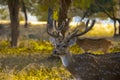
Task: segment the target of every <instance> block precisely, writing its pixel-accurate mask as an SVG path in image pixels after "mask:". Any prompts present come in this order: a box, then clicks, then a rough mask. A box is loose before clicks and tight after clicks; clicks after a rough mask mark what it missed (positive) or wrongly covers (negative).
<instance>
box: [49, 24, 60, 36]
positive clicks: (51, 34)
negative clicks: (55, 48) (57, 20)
mask: <svg viewBox="0 0 120 80" xmlns="http://www.w3.org/2000/svg"><path fill="white" fill-rule="evenodd" d="M48 26H49V24H47V33H48V34H49V35H50V36H52V37H54V38H57V37H58V36H59V35H58V34H57V35H55V34H53V33H50V32H49V29H48Z"/></svg>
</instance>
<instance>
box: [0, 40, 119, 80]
mask: <svg viewBox="0 0 120 80" xmlns="http://www.w3.org/2000/svg"><path fill="white" fill-rule="evenodd" d="M119 46H120V44H118V46H116V47H114V48H113V49H111V50H110V51H111V52H118V51H120V47H119ZM52 49H53V46H52V45H51V44H50V42H48V41H35V40H26V41H20V42H19V46H18V47H17V48H11V47H10V43H9V42H8V41H0V55H1V56H0V80H70V79H73V77H72V76H71V74H70V73H69V72H68V71H67V70H66V69H65V68H63V66H62V64H61V62H60V61H59V60H54V59H47V57H48V56H50V53H51V52H52ZM70 50H71V52H72V53H82V52H83V51H82V50H81V49H80V48H79V47H78V46H77V45H73V46H72V47H70ZM36 53H37V55H36ZM38 54H39V55H38ZM97 54H100V53H99V52H97ZM23 55H24V56H23ZM2 56H3V57H2ZM22 59H23V60H22ZM10 67H11V68H10ZM18 68H20V69H18Z"/></svg>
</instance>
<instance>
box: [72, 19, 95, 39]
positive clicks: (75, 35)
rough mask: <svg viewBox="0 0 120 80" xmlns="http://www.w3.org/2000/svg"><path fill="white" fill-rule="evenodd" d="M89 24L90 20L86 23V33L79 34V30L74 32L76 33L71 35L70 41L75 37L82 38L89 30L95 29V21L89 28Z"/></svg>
mask: <svg viewBox="0 0 120 80" xmlns="http://www.w3.org/2000/svg"><path fill="white" fill-rule="evenodd" d="M88 24H89V20H87V22H86V29H85V31H83V32H81V33H78V34H77V32H78V31H79V30H74V33H73V34H71V36H70V39H71V38H73V37H77V36H81V35H83V34H85V33H87V32H88V31H89V30H91V29H92V28H93V26H94V24H95V20H93V21H92V23H91V25H90V26H89V27H88Z"/></svg>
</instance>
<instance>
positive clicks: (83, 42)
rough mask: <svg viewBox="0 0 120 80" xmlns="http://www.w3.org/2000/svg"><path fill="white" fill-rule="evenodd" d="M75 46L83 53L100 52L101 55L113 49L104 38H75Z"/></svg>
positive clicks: (111, 44)
mask: <svg viewBox="0 0 120 80" xmlns="http://www.w3.org/2000/svg"><path fill="white" fill-rule="evenodd" d="M76 44H77V45H78V46H79V47H80V48H81V49H82V50H83V51H84V52H95V51H100V52H103V53H109V50H110V49H111V48H112V47H113V43H112V42H111V41H110V40H107V39H105V38H100V39H92V38H83V39H81V38H77V40H76Z"/></svg>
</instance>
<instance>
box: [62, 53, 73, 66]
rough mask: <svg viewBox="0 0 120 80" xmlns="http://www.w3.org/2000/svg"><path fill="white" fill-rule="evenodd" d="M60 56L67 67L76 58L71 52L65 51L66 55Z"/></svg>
mask: <svg viewBox="0 0 120 80" xmlns="http://www.w3.org/2000/svg"><path fill="white" fill-rule="evenodd" d="M60 58H61V60H62V63H63V65H64V66H65V67H67V66H69V65H70V64H72V63H73V62H74V59H73V57H72V55H71V54H70V53H69V52H67V53H65V55H61V56H60Z"/></svg>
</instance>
